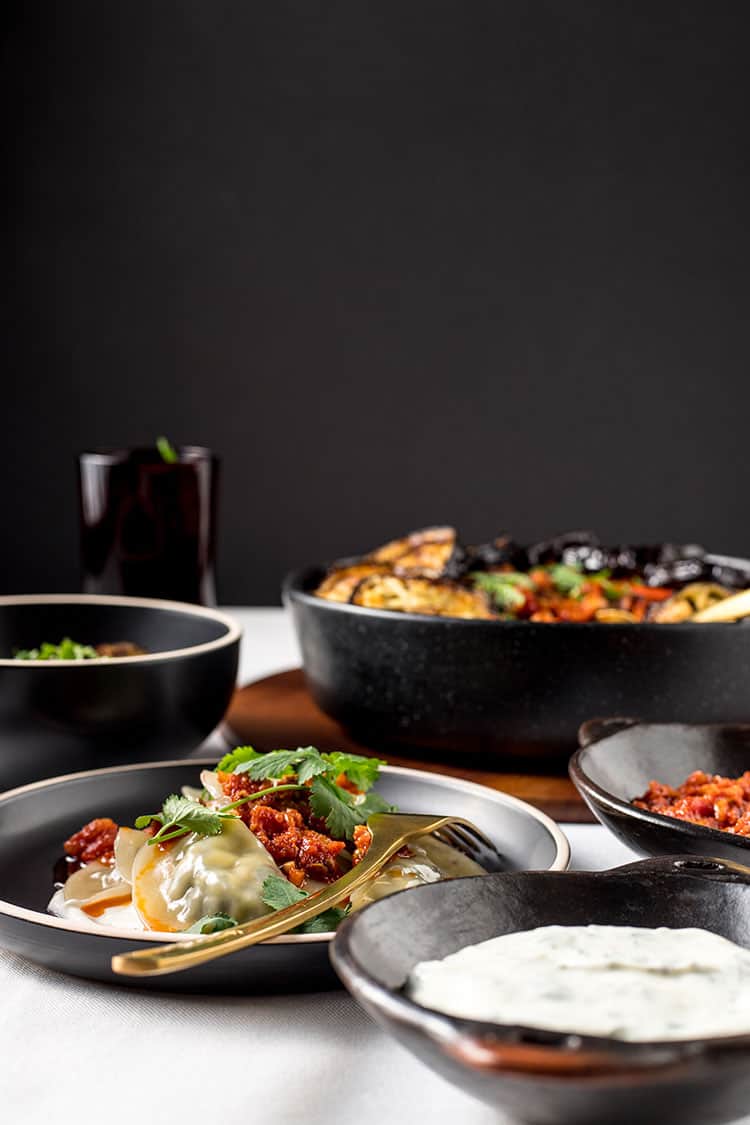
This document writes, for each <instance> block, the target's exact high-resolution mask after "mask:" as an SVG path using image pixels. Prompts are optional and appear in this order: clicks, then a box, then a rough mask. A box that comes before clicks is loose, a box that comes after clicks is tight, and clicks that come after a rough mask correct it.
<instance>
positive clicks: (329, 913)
mask: <svg viewBox="0 0 750 1125" xmlns="http://www.w3.org/2000/svg"><path fill="white" fill-rule="evenodd" d="M350 910H351V907H350V906H344V907H340V906H331V907H329V908H328V910H324V911H323V913H322V914H316V915H315V917H314V918H308V919H307V921H306V922H303V923H302V925H301V926H297V929H296V931H295V933H298V934H330V933H331V931H332V930H335V929H336V927H337V926H338V924H339V922H343V920H344V918H346V916H347V914H348V913H349V911H350Z"/></svg>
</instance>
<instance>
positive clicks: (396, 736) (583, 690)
mask: <svg viewBox="0 0 750 1125" xmlns="http://www.w3.org/2000/svg"><path fill="white" fill-rule="evenodd" d="M711 558H718V556H711ZM723 561H726V562H730V561H732V562H738V563H739V562H744V560H723ZM748 565H750V564H748ZM324 573H325V568H324V567H321V566H316V567H309V568H307V569H306V570H303V571H300V572H298V573H296V574H292V575H290V576H289V577H288V578H287V579H286V582H285V583H284V590H283V595H284V600H285V602H286V604H287V605H288V606H289V608H290V610H291V613H292V618H293V621H294V626H295V629H296V631H297V637H298V639H299V643H300V648H301V650H302V658H303V662H304V667H305V675H306V678H307V683H308V686H309V688H310V691H311V692H312V695H313V697H314V699H315V701H316V703H317V704H318V706H319V707H321V708H322V710H323V711H325V712H326V713H327V714H329V715H331V716H332V717H333V718H334V719H337V720H338V721H339V722H340V723H342V724H343V725H344V726H345V727H346V728H348V729H349V730H350V731H351V732H352V733H353V735H354V736H355V737H356V738H358V739H359V740H360V741H362V742H363V744H364V745H366V746H376V745H378V744H380V745H383V746H387V745H388V744H399V745H403V746H406V747H408V748H409V750H410V751H412V752H413V751H414V750H415V749H417V750H420V749H421V750H422V751H428V752H432V751H443V752H451V753H461V754H465V753H487V752H491V753H494V754H499V753H502V754H512V755H521V756H524V757H528V756H540V757H541V756H543V757H552V756H558V757H559V756H561V755H564V756H565V757H567V756H568V755H569V754H570V753H572V751H573V750H574V748H575V746H576V735H577V732H578V728H579V726H580V725H581V723H582V722H583V721H584V720H585V719H587V718H589V716H591V715H618V714H625V715H639V716H641V717H642V718H643V719H645V720H650V721H654V722H656V721H663V720H669V721H672V720H674V721H679V722H694V723H706V722H725V721H726V722H745V721H750V623H748V622H737V623H732V624H714V625H700V624H690V623H689V622H687V623H684V624H680V625H657V624H653V623H652V624H649V623H643V624H619V625H614V624H612V625H605V624H602V623H592V624H568V623H562V622H561V623H556V624H544V623H534V622H529V621H472V620H461V619H460V618H450V617H427V616H424V615H423V614H416V613H394V612H391V611H388V610H378V609H365V608H364V607H362V606H356V605H349V604H346V603H345V604H342V603H339V602H330V601H326V600H325V599H323V598H318V597H315V595H314V594H313V593H312V591H313V590H314V589H315V588H316V586H317V585H318V584H319V582H320V580H321V578H322V577H323V574H324ZM373 685H377V688H374V687H373Z"/></svg>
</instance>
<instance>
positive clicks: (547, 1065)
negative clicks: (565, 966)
mask: <svg viewBox="0 0 750 1125" xmlns="http://www.w3.org/2000/svg"><path fill="white" fill-rule="evenodd" d="M590 923H597V924H601V925H629V926H671V927H677V928H679V927H683V926H686V925H689V926H700V927H703V928H705V929H707V930H711V931H713V932H715V933H718V934H721V935H722V936H724V937H727V938H729V939H730V940H732V941H735V942H737V943H738V944H740V945H743V946H745V947H750V871H747V870H743V869H735V868H734V865H731V864H729V865H723V864H722V863H721V862H720V861H715V862H711V861H709V860H704V859H692V858H691V857H673V858H672V859H669V860H667V859H660V860H646V861H642V862H641V863H636V864H630V865H628V866H626V867H621V868H618V869H615V870H614V871H607V872H596V873H590V872H585V873H578V872H570V873H553V874H548V873H528V872H527V873H520V874H519V873H516V874H500V875H490V876H488V877H487V878H486V879H456V880H453V881H452V882H449V883H435V884H432V885H431V886H427V887H418V888H415V889H413V890H408V891H403V892H402V893H401V894H398V895H394V896H393V897H392V898H389V899H383V900H381V901H380V902H376V903H374V904H373V905H371V906H368V907H367V908H366V909H365V910H363V911H362V912H361V913H360V914H358V915H356V916H354V917H352V918H351V919H348V920H347V921H346V922H344V924H343V925H342V926H341V927H340V929H339V931H338V933H337V935H336V938H335V940H334V942H333V944H332V946H331V959H332V961H333V964H334V967H335V969H336V971H337V972H338V974H339V976H340V977H341V979H342V980H343V982H344V984H345V985H346V987H347V988H348V989H349V991H350V992H351V993H352V995H353V996H355V997H356V999H357V1000H358V1001H359V1002H360V1003H361V1004H362V1006H363V1007H364V1008H366V1010H367V1011H368V1012H370V1014H371V1015H372V1016H373V1017H374V1018H375V1019H376V1020H377V1021H378V1022H379V1023H380V1024H382V1026H383V1027H384V1028H385V1029H386V1031H389V1032H390V1033H392V1034H393V1035H394V1036H395V1037H396V1038H397V1039H398V1040H400V1041H401V1042H402V1043H403V1044H404V1046H406V1047H408V1048H409V1049H410V1050H411V1051H413V1052H414V1054H415V1055H417V1056H418V1058H420V1059H421V1060H422V1061H423V1062H425V1063H427V1065H428V1066H431V1067H432V1068H433V1069H434V1070H436V1071H438V1073H440V1074H442V1075H443V1077H444V1078H447V1079H448V1080H449V1081H451V1082H453V1083H455V1084H456V1085H457V1086H460V1087H462V1088H463V1089H464V1090H466V1091H467V1092H468V1093H470V1094H473V1095H474V1096H475V1097H478V1098H481V1099H482V1100H483V1101H486V1102H489V1103H490V1104H491V1105H494V1106H497V1107H502V1108H503V1109H505V1110H506V1111H509V1112H510V1113H512V1114H514V1115H515V1116H516V1117H517V1118H519V1119H520V1120H522V1121H532V1122H537V1123H540V1125H541V1123H545V1125H563V1123H565V1125H569V1123H575V1125H594V1123H596V1125H634V1123H636V1122H637V1123H638V1125H650V1123H652V1122H653V1123H654V1125H669V1123H670V1122H675V1123H679V1125H693V1123H697V1122H703V1123H705V1122H718V1121H727V1120H729V1119H731V1118H733V1117H738V1116H740V1115H741V1114H744V1113H745V1112H746V1111H747V1105H748V1099H749V1098H750V1036H737V1037H734V1038H731V1039H729V1038H726V1039H712V1040H690V1041H683V1042H680V1043H674V1042H673V1043H658V1044H648V1043H625V1042H621V1041H618V1040H614V1039H608V1038H600V1037H595V1036H577V1035H566V1034H563V1033H560V1032H546V1031H539V1030H535V1029H530V1028H522V1027H509V1026H501V1025H497V1024H490V1023H482V1022H478V1021H473V1020H464V1019H459V1018H456V1017H454V1016H446V1015H442V1014H440V1013H437V1012H434V1011H431V1010H430V1009H427V1008H422V1007H420V1006H419V1005H417V1004H415V1003H413V1001H411V1000H409V999H407V998H406V997H405V996H404V995H403V993H402V991H401V989H402V986H403V984H404V982H405V980H406V978H407V976H408V974H409V973H410V971H411V970H412V969H413V967H414V966H415V965H416V964H417V962H419V961H423V960H429V959H433V958H440V957H445V956H447V955H448V954H449V953H454V952H456V950H458V949H461V948H463V947H464V946H466V945H470V944H473V943H475V942H479V941H485V940H487V939H488V938H491V937H495V936H497V935H498V934H506V933H513V932H516V931H518V930H527V929H532V928H533V927H536V926H547V925H588V924H590Z"/></svg>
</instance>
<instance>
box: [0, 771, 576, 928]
mask: <svg viewBox="0 0 750 1125" xmlns="http://www.w3.org/2000/svg"><path fill="white" fill-rule="evenodd" d="M215 764H216V758H215V757H211V758H178V759H175V760H174V761H164V762H141V763H135V764H134V765H128V766H111V767H110V768H109V769H98V770H82V771H81V772H80V773H66V774H60V776H59V777H48V778H44V779H43V780H42V781H32V782H30V783H29V784H28V785H19V786H18V787H17V788H15V789H8V790H6V792H5V793H0V809H2V805H3V803H4V802H5V801H8V800H10V799H11V798H14V797H19V796H21V795H22V794H25V793H32V792H34V791H35V790H37V789H45V788H48V787H49V786H51V785H59V784H62V783H64V782H67V781H77V780H80V779H81V778H86V777H97V776H99V775H101V774H120V773H132V772H133V771H134V770H144V769H164V768H165V767H170V766H199V767H202V766H213V765H215ZM381 770H382V772H383V773H391V774H401V775H404V774H405V775H406V776H408V777H413V776H414V775H416V776H417V777H420V778H428V779H430V780H439V781H442V782H445V783H448V782H450V785H449V786H448V787H449V788H450V789H461V790H463V791H464V792H465V793H469V794H473V795H475V796H482V797H487V796H488V795H489V797H490V800H494V801H496V803H497V804H499V805H506V806H510V807H511V808H516V809H519V810H520V811H521V812H525V813H526V814H528V815H529V816H531V818H532V819H533V820H536V821H538V822H539V823H540V824H541V825H542V827H543V828H545V829H546V831H547V833H548V834H549V836H550V837H551V838H552V840H553V842H554V845H555V858H554V860H553V862H552V864H551V865H550V866H549V867H546V868H544V869H543V870H545V871H565V870H566V869H567V867H568V865H569V863H570V844H569V842H568V838H567V836H566V835H565V833H564V832H563V831H562V829H561V828H560V827H559V826H558V825H557V824H556V823H555V821H554V820H553V819H552V817H550V816H547V814H546V813H543V812H542V811H541V810H540V809H536V808H534V806H533V805H529V804H528V803H527V802H526V801H522V800H520V798H518V797H511V795H510V794H509V793H503V792H501V791H500V790H498V789H490V787H489V786H488V785H479V784H478V783H477V782H476V781H464V779H463V778H460V777H452V776H451V775H450V774H440V773H431V772H430V771H428V770H415V769H410V768H409V767H408V766H382V767H381ZM2 914H5V915H7V916H8V917H10V918H17V919H18V920H19V921H22V922H31V923H33V924H35V925H37V926H47V927H48V928H49V929H53V930H67V931H68V932H69V933H78V934H85V935H89V936H90V935H92V934H93V935H95V936H96V937H102V938H114V939H115V940H116V941H140V942H150V943H152V944H156V945H167V944H168V943H169V942H175V941H177V942H179V941H185V940H188V939H192V938H194V937H195V934H183V933H179V934H168V933H164V934H158V935H157V936H154V933H153V932H151V933H139V932H138V931H136V930H125V929H123V930H118V929H115V928H111V929H110V928H106V929H105V928H104V927H103V926H95V925H94V924H93V923H92V925H91V926H90V927H89V926H81V925H80V924H78V923H73V922H69V921H67V920H66V919H65V918H56V917H55V916H54V915H53V914H46V913H43V912H42V911H40V910H29V909H28V907H25V906H16V905H15V903H12V902H6V901H5V900H4V899H0V915H2ZM332 938H333V933H329V934H282V935H281V937H277V938H271V939H270V940H269V941H268V942H264V943H263V944H264V945H283V944H286V945H309V944H315V943H321V942H322V943H327V942H330V941H331V940H332Z"/></svg>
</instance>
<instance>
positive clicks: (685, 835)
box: [569, 719, 750, 865]
mask: <svg viewBox="0 0 750 1125" xmlns="http://www.w3.org/2000/svg"><path fill="white" fill-rule="evenodd" d="M579 738H580V741H581V744H582V746H581V749H580V750H578V751H577V752H576V753H575V754H574V755H573V757H572V758H571V760H570V766H569V770H570V776H571V778H572V780H573V783H574V784H575V786H576V788H577V789H578V792H579V793H580V794H581V796H582V797H583V799H584V800H585V802H586V804H587V805H588V806H589V808H590V809H591V811H592V812H593V814H594V816H595V817H596V818H597V819H598V820H600V821H601V822H602V824H603V825H604V826H605V827H606V828H609V829H611V831H612V832H614V834H615V836H617V837H618V838H619V839H620V840H622V841H623V843H625V844H627V845H628V847H631V848H633V849H634V851H636V852H638V853H639V854H640V855H670V854H673V853H674V852H690V853H691V854H693V855H710V856H721V857H722V858H724V859H731V860H735V861H736V862H737V863H746V864H749V865H750V838H748V837H745V836H734V835H732V833H731V832H720V831H718V829H715V828H704V827H703V825H700V824H690V823H688V822H687V821H684V820H675V819H674V818H673V817H669V816H662V815H661V813H652V812H647V811H646V810H645V809H637V808H635V806H634V805H632V804H631V803H630V802H631V801H632V800H633V798H634V797H640V796H641V795H642V794H643V793H644V792H645V790H646V789H647V788H648V784H649V782H650V781H654V780H655V781H663V782H665V783H666V784H667V785H680V784H681V783H682V782H683V781H684V780H685V779H686V777H687V776H688V774H690V773H692V772H693V770H705V772H706V773H718V774H722V775H723V776H724V777H738V776H739V775H740V774H743V773H744V772H745V770H747V769H750V725H743V724H727V723H720V724H713V725H708V726H690V725H682V724H679V723H653V724H649V723H641V722H638V721H637V720H635V719H592V720H590V721H589V722H586V723H584V724H583V726H582V727H581V730H580V733H579Z"/></svg>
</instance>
